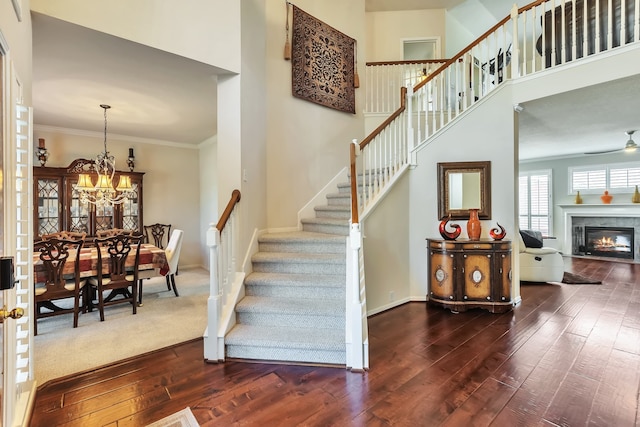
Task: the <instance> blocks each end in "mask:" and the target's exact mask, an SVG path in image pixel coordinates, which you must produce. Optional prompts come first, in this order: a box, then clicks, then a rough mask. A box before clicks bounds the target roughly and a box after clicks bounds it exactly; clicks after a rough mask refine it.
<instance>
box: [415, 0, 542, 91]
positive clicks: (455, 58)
mask: <svg viewBox="0 0 640 427" xmlns="http://www.w3.org/2000/svg"><path fill="white" fill-rule="evenodd" d="M548 1H549V0H536V1H534V2H532V3H529V4H528V5H526V6H523V7H521V8H520V9H518V15H520V14H521V13H522V12H526V11H527V10H529V9H533V8H534V7H536V6H539V5H541V4H542V3H546V2H548ZM510 19H511V14H509V15H507V16H506V17H504V18H503V19H502V20H500V21H499V22H498V23H497V24H496V25H494V26H493V27H491V28H489V29H488V30H487V31H485V32H484V33H483V34H482V35H481V36H480V37H478V38H477V39H475V40H474V41H473V42H472V43H471V44H470V45H469V46H467V47H465V48H464V49H462V50H461V51H460V52H458V53H457V54H456V55H455V56H453V57H452V58H451V59H449V60H447V62H445V63H444V64H442V66H441V67H440V68H438V69H437V70H435V71H434V72H433V73H431V74H430V75H428V76H427V77H426V78H425V79H424V80H422V81H421V82H420V83H418V84H417V85H415V86H414V88H413V91H414V92H415V91H417V90H418V89H420V88H421V87H422V86H424V85H426V84H427V83H429V82H430V81H431V80H433V79H434V78H435V76H437V75H438V74H439V73H441V72H442V71H444V70H446V69H447V68H448V67H449V66H450V65H451V64H453V63H454V62H456V61H458V60H459V59H460V58H462V56H463V55H464V54H465V53H467V52H469V51H470V50H471V49H473V48H474V47H476V46H478V45H479V44H480V42H482V40H484V39H486V38H487V37H489V35H490V34H492V33H493V32H494V31H496V30H497V29H498V28H500V27H501V26H503V25H504V24H505V23H506V22H507V21H509V20H510Z"/></svg>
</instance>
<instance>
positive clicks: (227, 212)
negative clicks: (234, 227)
mask: <svg viewBox="0 0 640 427" xmlns="http://www.w3.org/2000/svg"><path fill="white" fill-rule="evenodd" d="M239 201H240V190H237V189H236V190H233V192H232V193H231V199H229V203H227V207H226V208H225V209H224V212H222V216H220V220H219V221H218V224H217V225H216V228H217V229H218V231H220V232H221V231H222V230H223V229H224V226H225V225H227V221H229V217H230V216H231V212H233V208H235V207H236V205H237V204H238V202H239Z"/></svg>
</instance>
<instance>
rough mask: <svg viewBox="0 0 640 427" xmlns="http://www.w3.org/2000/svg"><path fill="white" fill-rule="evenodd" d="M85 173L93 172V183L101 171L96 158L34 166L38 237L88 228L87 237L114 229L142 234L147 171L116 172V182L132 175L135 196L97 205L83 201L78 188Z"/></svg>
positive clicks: (85, 230)
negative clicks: (121, 176) (47, 165)
mask: <svg viewBox="0 0 640 427" xmlns="http://www.w3.org/2000/svg"><path fill="white" fill-rule="evenodd" d="M81 173H88V174H89V175H91V177H92V179H93V182H94V183H95V182H96V180H97V173H96V171H95V168H94V163H93V160H86V159H76V160H74V161H73V162H72V163H71V164H70V165H69V166H68V167H45V166H34V167H33V186H34V191H33V194H34V201H33V202H34V206H35V209H34V238H35V240H40V238H41V236H42V235H43V234H50V233H55V232H58V231H64V230H66V231H80V232H82V231H84V232H86V233H87V236H95V235H96V232H98V231H101V230H108V229H110V228H124V229H127V230H136V231H137V233H138V234H142V230H143V224H144V223H143V221H142V177H143V175H144V172H125V171H116V173H115V176H114V181H115V182H116V183H117V182H118V180H119V178H120V175H128V176H129V177H130V178H131V186H132V187H133V190H134V197H130V198H129V199H127V200H126V201H125V202H124V203H122V204H118V205H114V206H108V205H107V206H96V205H93V204H91V203H88V202H84V203H82V202H81V201H80V197H79V195H78V193H77V191H75V190H74V187H75V185H76V184H77V182H78V176H79V175H80V174H81Z"/></svg>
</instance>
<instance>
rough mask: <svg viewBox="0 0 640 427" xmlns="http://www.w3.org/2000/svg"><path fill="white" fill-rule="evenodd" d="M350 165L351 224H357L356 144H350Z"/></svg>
mask: <svg viewBox="0 0 640 427" xmlns="http://www.w3.org/2000/svg"><path fill="white" fill-rule="evenodd" d="M350 145H351V148H350V153H349V157H350V165H349V169H350V170H349V173H350V174H351V224H357V223H358V222H359V221H360V219H359V217H358V176H357V175H356V144H350Z"/></svg>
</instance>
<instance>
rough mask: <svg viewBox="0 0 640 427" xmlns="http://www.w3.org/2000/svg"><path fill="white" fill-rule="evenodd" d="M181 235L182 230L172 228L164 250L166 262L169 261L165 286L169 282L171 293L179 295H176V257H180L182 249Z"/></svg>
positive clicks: (182, 233)
mask: <svg viewBox="0 0 640 427" xmlns="http://www.w3.org/2000/svg"><path fill="white" fill-rule="evenodd" d="M183 235H184V231H182V230H177V229H176V230H173V232H172V233H171V237H170V238H169V243H168V244H167V249H165V250H164V252H165V254H166V255H167V262H168V263H169V272H168V273H167V275H166V278H167V286H169V283H171V287H172V288H173V293H175V294H176V296H180V295H178V288H177V287H176V274H177V273H178V259H179V258H180V249H182V237H183Z"/></svg>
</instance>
